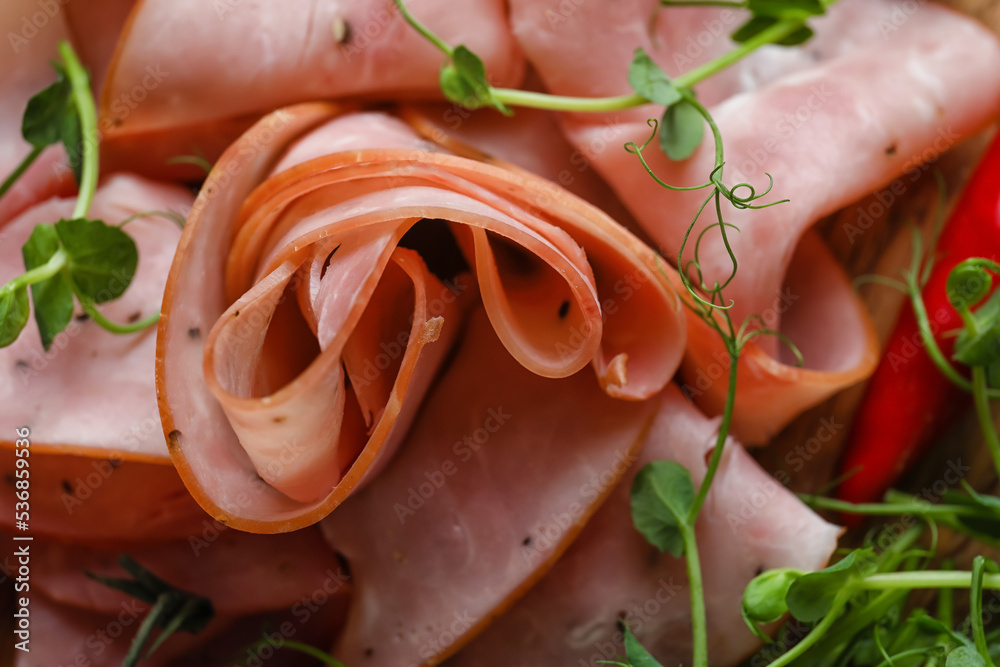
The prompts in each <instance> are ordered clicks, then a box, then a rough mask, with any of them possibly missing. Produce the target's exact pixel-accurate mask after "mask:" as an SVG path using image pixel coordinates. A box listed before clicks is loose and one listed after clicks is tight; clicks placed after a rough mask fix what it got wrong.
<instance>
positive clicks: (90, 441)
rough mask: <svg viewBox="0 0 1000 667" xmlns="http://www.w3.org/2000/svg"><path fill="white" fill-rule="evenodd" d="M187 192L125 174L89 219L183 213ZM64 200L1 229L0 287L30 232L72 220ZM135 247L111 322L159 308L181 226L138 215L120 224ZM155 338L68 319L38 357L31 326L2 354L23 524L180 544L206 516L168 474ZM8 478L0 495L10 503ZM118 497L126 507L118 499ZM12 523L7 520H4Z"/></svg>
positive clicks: (4, 409)
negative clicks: (26, 475)
mask: <svg viewBox="0 0 1000 667" xmlns="http://www.w3.org/2000/svg"><path fill="white" fill-rule="evenodd" d="M191 201H192V196H191V194H190V193H189V192H187V191H185V190H183V189H181V188H177V187H174V186H166V185H160V184H155V183H152V182H150V181H146V180H144V179H140V178H136V177H133V176H125V175H121V176H114V177H112V178H109V179H108V180H107V181H106V182H105V183H104V184H102V185H101V187H100V188H98V191H97V194H96V196H95V197H94V202H93V205H92V207H91V211H90V215H91V216H92V217H96V218H100V219H103V220H105V221H106V222H108V223H109V224H115V223H119V222H121V221H123V220H125V219H126V218H128V217H130V216H132V215H135V214H137V213H142V212H146V211H152V210H157V211H173V212H174V213H177V214H179V215H184V214H185V213H186V212H187V210H188V209H189V208H190V206H191ZM74 205H75V201H74V200H73V199H61V198H56V199H50V200H48V201H45V202H43V203H40V204H38V205H36V206H33V207H31V208H29V209H28V210H27V211H25V212H24V213H23V214H21V215H20V216H19V217H17V218H16V219H14V220H10V221H7V222H6V224H4V225H3V227H2V228H0V233H2V234H3V243H2V244H0V283H5V282H7V281H9V280H11V279H12V278H14V277H16V276H17V275H19V274H21V273H23V272H24V262H23V259H22V258H21V246H22V245H23V244H24V243H25V241H27V239H28V237H29V236H30V235H31V232H32V230H33V229H34V226H35V225H36V224H40V223H52V222H55V221H57V220H59V219H60V218H68V217H70V216H71V215H72V211H73V207H74ZM126 230H127V231H128V233H129V234H130V235H131V236H132V238H133V239H134V240H135V241H136V244H137V246H138V249H139V258H140V259H139V265H138V269H137V271H136V275H135V276H134V278H133V280H132V283H131V285H130V287H129V289H128V290H127V291H126V292H125V294H124V295H123V296H122V297H121V298H120V299H117V300H115V301H114V302H111V303H109V304H107V305H105V306H101V309H102V312H103V313H104V314H105V315H106V316H107V317H108V318H110V319H112V320H113V321H119V322H128V321H135V320H136V319H139V318H144V317H148V316H149V315H150V314H151V313H153V312H155V311H156V309H157V308H158V307H159V304H160V299H161V295H162V294H163V285H164V283H165V282H166V274H167V270H168V267H169V266H170V262H171V260H172V257H173V250H174V247H175V245H176V243H177V240H178V238H179V237H180V229H179V228H178V226H177V225H176V223H174V222H173V221H171V220H166V219H162V218H155V217H150V218H141V219H136V220H133V221H132V222H130V223H129V224H128V226H127V227H126ZM155 344H156V336H155V330H153V329H148V330H146V331H143V332H140V333H137V334H132V335H128V336H119V335H115V334H112V333H109V332H107V331H105V330H104V329H102V328H101V327H99V326H98V325H96V324H95V323H93V322H90V321H87V320H86V318H85V317H81V313H80V312H78V313H77V316H76V317H75V318H74V319H73V320H72V321H71V322H70V324H69V326H68V327H67V328H66V330H65V331H64V332H63V333H61V334H59V335H58V336H56V338H55V340H54V341H53V344H52V346H51V348H50V349H49V350H48V351H45V350H44V349H43V348H42V344H41V340H40V339H39V335H38V329H37V325H36V324H35V321H34V319H33V318H31V319H29V320H28V324H27V326H26V327H25V329H24V331H23V332H22V333H21V335H20V337H19V338H18V339H17V341H15V342H14V343H13V344H12V345H10V346H9V347H6V348H3V349H0V372H2V373H3V378H4V379H3V381H2V382H0V449H3V452H2V455H0V461H2V466H3V472H4V473H10V476H9V479H10V480H13V474H12V473H13V471H14V454H13V448H14V440H15V439H16V438H17V437H18V436H17V435H16V433H15V429H17V428H20V427H24V426H27V427H28V428H29V429H30V431H31V433H30V440H31V451H32V454H33V457H32V468H31V472H32V488H31V490H32V528H33V529H35V530H38V531H40V532H44V533H49V534H57V535H62V536H64V537H67V538H77V539H79V538H85V539H101V538H109V539H110V538H114V537H117V538H133V539H134V538H136V537H138V536H144V535H159V536H160V537H161V538H166V537H171V536H180V535H184V534H186V531H187V530H188V529H190V528H191V527H192V526H197V525H198V522H200V521H201V519H202V518H203V515H202V514H201V512H200V511H199V510H198V508H197V506H196V505H195V504H194V503H192V502H191V499H190V498H189V497H188V494H187V493H186V492H185V490H184V487H183V485H182V484H181V483H180V478H179V477H178V476H177V474H176V473H175V472H174V471H173V470H172V468H171V467H170V459H169V456H168V454H167V449H166V444H165V441H164V439H163V435H162V429H161V428H160V426H159V416H158V412H157V407H156V394H155V390H154V383H153V356H154V348H155ZM14 491H15V489H14V485H13V482H12V481H11V482H9V483H4V484H2V485H0V495H2V497H3V498H5V500H6V499H9V501H10V506H11V507H13V502H14ZM123 501H124V502H123ZM13 520H14V517H13V515H10V516H8V517H4V518H3V519H2V521H3V522H4V524H8V525H9V523H8V522H12V521H13Z"/></svg>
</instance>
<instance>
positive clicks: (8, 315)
mask: <svg viewBox="0 0 1000 667" xmlns="http://www.w3.org/2000/svg"><path fill="white" fill-rule="evenodd" d="M59 54H60V56H61V57H62V61H63V62H62V63H61V64H60V63H56V64H55V65H54V67H55V70H56V82H55V83H53V84H52V85H51V86H49V87H48V88H46V89H45V90H43V91H41V92H40V93H38V94H37V95H35V96H34V97H32V98H31V100H29V102H28V105H27V108H26V109H25V112H24V120H23V123H22V127H21V132H22V136H23V137H24V138H25V140H27V141H28V143H30V144H31V146H32V150H31V152H30V153H29V154H28V156H27V157H26V158H25V159H24V160H23V161H22V162H21V164H20V165H19V166H18V167H17V168H16V169H15V170H14V172H13V173H12V174H11V175H10V176H9V177H8V178H7V180H6V181H4V183H3V185H0V196H3V194H4V193H5V192H6V191H7V190H8V189H10V187H11V186H12V185H13V184H14V183H15V182H16V181H17V179H18V178H20V177H21V176H22V175H23V174H24V172H25V171H26V170H27V169H28V167H29V166H31V164H32V162H34V160H35V159H37V157H38V156H39V155H40V154H41V152H42V150H44V149H45V148H46V147H47V146H49V145H52V144H56V143H62V144H63V145H64V146H65V147H66V152H67V154H68V155H69V156H70V158H71V162H72V163H73V169H74V174H75V176H76V179H77V182H78V184H79V196H78V198H77V201H76V205H75V207H74V209H73V215H72V217H71V218H70V219H66V220H59V221H57V222H55V223H54V224H41V225H37V226H36V227H35V228H34V230H33V231H32V233H31V236H30V237H29V238H28V241H27V242H26V243H25V244H24V246H23V247H22V248H21V254H22V257H23V259H24V267H25V273H23V274H21V275H20V276H18V277H16V278H14V279H13V280H11V281H10V282H8V283H7V284H6V285H3V286H2V287H0V347H6V346H8V345H10V344H11V343H13V342H14V341H15V340H17V338H18V336H19V335H20V334H21V331H22V330H23V329H24V327H25V325H26V324H27V322H28V316H29V313H30V311H31V308H30V307H29V303H28V292H29V290H30V293H31V303H32V304H33V305H34V314H35V322H36V323H37V325H38V332H39V335H40V337H41V340H42V347H43V348H44V349H45V350H46V351H47V350H48V349H49V348H50V347H51V345H52V342H53V340H54V339H55V337H56V336H57V335H58V334H59V333H60V332H62V331H63V330H64V329H65V328H66V326H67V325H68V324H69V322H70V319H72V317H73V311H74V298H75V300H76V301H77V302H79V304H80V306H81V308H82V309H83V311H84V312H85V313H86V314H87V315H88V316H89V317H90V319H92V320H93V321H94V322H96V323H97V324H98V325H99V326H101V327H103V328H104V329H106V330H108V331H110V332H112V333H118V334H128V333H134V332H136V331H141V330H142V329H145V328H146V327H148V326H150V325H152V324H155V323H156V322H157V320H158V319H159V316H160V315H159V311H157V312H156V313H154V314H153V315H151V316H150V317H148V318H146V319H144V320H140V321H138V322H134V323H130V324H119V323H116V322H112V321H110V320H109V319H107V318H106V317H105V316H104V315H102V314H101V312H100V311H99V310H98V309H97V308H96V306H97V305H98V304H102V303H107V302H109V301H112V300H114V299H117V298H118V297H120V296H121V295H122V294H123V293H124V292H125V290H126V289H128V286H129V284H130V283H131V281H132V278H133V277H134V275H135V271H136V267H137V265H138V262H139V254H138V250H137V249H136V245H135V242H134V241H133V240H132V238H131V237H130V236H129V235H128V234H126V233H125V232H124V231H123V230H122V229H121V227H120V226H113V225H109V224H107V223H105V222H104V221H102V220H94V219H90V218H88V217H87V212H88V210H89V209H90V205H91V202H92V201H93V198H94V193H95V192H96V190H97V177H98V173H99V165H98V134H97V112H96V109H95V105H94V98H93V95H92V93H91V91H90V80H89V77H88V76H87V72H86V71H85V70H84V68H83V65H81V64H80V61H79V59H78V58H77V57H76V54H75V53H74V52H73V48H72V47H71V46H70V45H69V43H68V42H62V43H61V44H60V45H59Z"/></svg>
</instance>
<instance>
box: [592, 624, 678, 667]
mask: <svg viewBox="0 0 1000 667" xmlns="http://www.w3.org/2000/svg"><path fill="white" fill-rule="evenodd" d="M619 625H620V626H621V628H622V635H623V637H624V639H623V643H624V644H625V659H624V660H622V659H616V660H598V661H597V664H598V665H615V666H616V667H663V665H661V664H660V663H659V661H657V659H656V658H654V657H653V656H652V654H650V652H649V651H647V650H646V647H645V646H643V645H642V644H641V643H640V642H639V640H638V639H636V636H635V635H634V634H633V633H632V629H631V628H629V627H628V624H627V623H625V622H624V621H621V622H620V623H619Z"/></svg>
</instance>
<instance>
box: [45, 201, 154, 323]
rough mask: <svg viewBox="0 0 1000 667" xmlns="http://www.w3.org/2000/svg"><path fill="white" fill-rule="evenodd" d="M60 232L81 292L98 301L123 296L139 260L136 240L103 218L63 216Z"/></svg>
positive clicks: (58, 231)
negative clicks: (66, 218)
mask: <svg viewBox="0 0 1000 667" xmlns="http://www.w3.org/2000/svg"><path fill="white" fill-rule="evenodd" d="M56 233H57V234H58V235H59V240H60V241H61V242H62V245H63V249H64V250H65V251H66V254H67V255H69V272H70V276H71V277H72V279H73V283H74V284H75V285H76V287H77V289H78V290H79V291H80V294H82V295H83V296H85V297H86V298H88V299H90V300H92V301H93V302H94V303H105V302H108V301H112V300H114V299H117V298H118V297H120V296H121V295H122V294H123V293H124V292H125V290H126V289H128V286H129V283H131V282H132V277H133V276H135V269H136V266H138V264H139V252H138V250H137V249H136V247H135V241H133V240H132V237H130V236H129V235H128V234H126V233H125V232H123V231H122V230H120V229H118V228H117V227H112V226H111V225H108V224H105V223H104V222H102V221H100V220H87V219H84V218H77V219H75V220H60V221H59V222H57V223H56Z"/></svg>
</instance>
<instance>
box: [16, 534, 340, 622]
mask: <svg viewBox="0 0 1000 667" xmlns="http://www.w3.org/2000/svg"><path fill="white" fill-rule="evenodd" d="M31 549H32V583H33V584H35V585H37V587H38V589H39V590H40V591H41V592H43V593H44V594H45V595H47V596H48V597H49V598H50V599H51V600H54V601H56V602H59V603H61V604H65V605H69V606H73V607H79V608H82V609H89V610H92V611H96V612H98V613H104V614H112V613H115V612H117V611H118V610H120V609H121V608H122V605H123V604H127V603H128V602H129V601H130V600H131V599H132V598H131V597H130V596H128V595H125V594H124V593H120V592H118V591H116V590H114V589H112V588H109V587H107V586H105V585H103V584H100V583H98V582H96V581H94V580H92V579H90V578H89V577H86V576H85V575H84V574H83V572H84V571H88V572H92V573H94V574H98V575H102V576H106V577H124V578H126V579H127V578H130V575H129V574H128V573H127V572H125V571H124V570H122V569H121V568H120V567H119V566H118V557H119V555H120V554H122V553H127V554H129V555H130V556H131V557H132V558H134V559H135V560H136V561H137V562H138V563H139V564H140V565H142V566H143V567H145V568H146V569H147V570H149V571H150V572H152V573H153V574H154V575H156V576H158V577H160V578H161V579H163V580H164V581H167V582H169V583H170V584H172V585H174V586H176V587H178V588H180V589H182V590H186V591H191V592H194V593H197V594H198V595H201V596H203V597H206V598H208V599H209V600H211V601H212V606H213V607H214V609H215V612H216V614H218V615H219V616H222V617H236V616H244V615H249V614H255V613H259V612H263V611H269V610H274V609H285V608H289V607H291V606H293V605H294V604H296V603H297V602H301V601H302V600H303V599H306V600H308V599H309V598H311V597H312V596H313V594H314V593H315V592H316V591H323V592H324V595H325V596H326V597H327V598H330V597H340V598H342V599H343V600H346V599H347V597H348V595H349V593H350V574H349V573H348V572H346V571H345V570H344V569H343V567H342V566H341V565H339V564H338V563H337V561H336V559H335V558H334V557H333V552H331V551H330V549H329V548H328V547H327V546H326V544H324V542H323V539H322V537H321V536H320V534H319V531H318V530H317V529H315V528H310V529H306V530H300V531H297V532H295V533H290V534H288V535H250V534H247V533H238V532H236V531H233V530H227V529H226V527H225V526H222V525H221V524H214V523H212V522H210V521H206V522H205V526H204V528H203V529H202V530H200V531H198V532H197V533H195V534H193V535H190V536H188V537H185V538H183V539H180V540H174V541H170V542H160V543H155V542H153V543H150V542H147V543H121V544H118V545H115V546H114V547H111V546H105V547H96V546H67V545H65V544H62V543H58V542H54V541H51V540H48V541H36V542H35V544H33V545H32V547H31ZM248 582H253V585H248Z"/></svg>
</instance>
